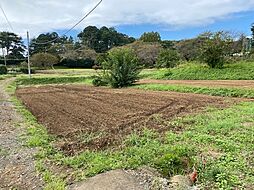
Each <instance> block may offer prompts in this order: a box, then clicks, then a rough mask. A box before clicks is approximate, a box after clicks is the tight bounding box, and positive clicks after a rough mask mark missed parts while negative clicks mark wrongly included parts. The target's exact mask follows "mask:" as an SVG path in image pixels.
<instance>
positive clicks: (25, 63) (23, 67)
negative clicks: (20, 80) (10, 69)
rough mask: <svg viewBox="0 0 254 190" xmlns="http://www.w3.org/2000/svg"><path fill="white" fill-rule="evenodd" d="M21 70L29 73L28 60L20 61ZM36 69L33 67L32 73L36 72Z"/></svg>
mask: <svg viewBox="0 0 254 190" xmlns="http://www.w3.org/2000/svg"><path fill="white" fill-rule="evenodd" d="M19 71H20V72H21V73H24V74H28V65H27V62H26V61H23V62H21V63H20V69H19ZM34 73H35V70H34V69H32V68H31V74H34Z"/></svg>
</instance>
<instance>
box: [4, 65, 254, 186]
mask: <svg viewBox="0 0 254 190" xmlns="http://www.w3.org/2000/svg"><path fill="white" fill-rule="evenodd" d="M241 64H242V63H241ZM243 64H244V67H245V66H246V65H245V64H247V63H243ZM193 65H194V64H187V65H182V66H180V67H178V68H176V69H173V70H171V74H170V75H167V72H168V71H167V70H145V71H143V72H142V73H141V76H143V77H148V78H149V77H152V78H153V77H158V78H160V79H161V78H163V79H165V76H167V77H169V76H170V77H175V79H177V78H176V77H180V78H181V77H183V76H185V75H186V76H185V79H186V77H187V78H188V77H190V78H188V79H193V78H195V79H197V78H199V79H208V78H209V77H210V78H209V79H212V78H213V77H215V76H216V75H217V76H219V75H220V74H221V76H220V77H221V78H220V79H226V78H227V79H236V78H237V77H238V79H239V77H241V79H243V78H244V79H251V73H253V68H248V67H247V66H246V72H247V70H248V69H249V71H248V72H247V73H244V74H242V75H240V74H239V73H242V72H243V70H244V69H240V68H239V71H237V72H238V73H237V74H235V73H233V74H232V76H229V74H227V72H229V70H231V72H233V71H234V70H235V71H236V70H237V67H238V66H240V63H238V64H235V65H230V66H227V67H226V68H225V70H218V71H217V69H216V70H213V71H211V73H210V75H209V76H207V78H202V77H204V76H205V71H200V70H199V69H198V68H200V67H204V69H205V70H206V69H208V68H206V67H205V66H202V65H195V67H194V66H193ZM241 67H242V66H241ZM250 67H253V63H250ZM184 68H186V71H185V70H184ZM190 68H191V69H190ZM247 68H248V69H247ZM183 70H184V72H183V73H181V72H182V71H183ZM190 70H192V71H191V72H190V73H189V74H187V73H188V72H189V71H190ZM208 70H210V69H208ZM208 70H206V71H208ZM180 71H181V72H180ZM155 72H156V73H155ZM195 72H196V75H194V74H193V73H195ZM212 72H213V74H212ZM172 73H173V74H172ZM206 74H207V73H206ZM236 75H239V76H236ZM192 77H193V78H192ZM230 77H231V78H230ZM248 77H249V78H248ZM178 79H179V78H178ZM65 83H87V84H90V83H91V78H90V77H82V76H79V77H71V76H67V77H66V76H65V77H64V76H61V75H56V76H46V75H42V76H37V77H35V78H33V80H30V79H28V78H25V77H18V78H17V83H16V84H13V85H12V86H10V87H9V88H8V91H9V92H12V93H13V92H14V91H15V88H16V85H43V84H65ZM135 88H142V89H147V90H161V91H169V90H170V91H177V92H187V93H190V92H191V93H202V94H209V95H216V96H232V97H249V98H253V97H254V90H251V89H250V90H248V89H231V88H230V89H229V88H208V87H190V86H176V85H163V84H149V85H137V86H135ZM12 101H13V102H14V104H15V105H16V108H17V110H18V111H19V112H20V113H21V114H22V115H23V117H24V118H25V121H24V124H25V125H26V126H27V133H26V134H25V135H24V136H23V137H22V139H23V140H24V141H25V142H26V145H27V146H28V147H37V148H38V149H39V152H38V154H37V155H36V168H37V170H38V172H40V174H41V175H42V177H43V179H44V181H45V183H46V187H45V189H57V190H63V189H65V187H66V182H65V178H66V175H74V177H75V178H76V180H81V179H84V178H86V177H90V176H94V175H96V174H98V173H102V172H105V171H108V170H112V169H119V168H124V169H135V168H138V167H140V166H144V165H147V166H151V167H154V168H157V169H158V171H160V172H161V173H162V174H163V175H164V176H167V177H169V176H171V175H176V174H186V173H188V172H190V171H191V169H192V166H195V168H196V169H197V170H198V174H199V176H198V184H199V185H200V186H201V187H202V189H226V190H227V189H228V190H230V189H253V184H254V173H253V163H254V157H253V152H254V117H253V114H254V103H253V102H245V103H241V104H239V105H235V106H233V107H231V108H227V109H225V110H217V109H214V108H210V109H207V112H206V113H202V114H198V115H196V116H193V115H192V116H186V117H184V118H178V119H176V120H174V121H171V122H167V121H161V122H160V123H161V124H163V125H166V126H167V127H168V132H167V133H166V134H164V135H162V134H159V133H156V132H154V131H150V130H144V131H143V132H142V133H135V132H134V133H133V134H131V135H130V136H129V137H127V138H126V139H125V140H124V142H122V146H121V149H114V150H111V149H108V150H103V151H88V150H87V151H84V152H83V153H81V154H79V155H76V156H66V155H63V154H62V153H61V152H59V151H57V150H55V149H54V148H53V146H52V144H53V143H54V141H55V140H56V137H52V136H50V135H49V134H48V133H47V131H46V129H45V128H44V127H43V126H41V125H40V124H38V123H37V121H36V119H35V118H34V116H33V115H32V114H31V113H30V112H29V111H27V110H26V109H25V108H24V107H23V106H22V104H21V103H20V102H19V101H18V100H17V99H16V98H15V97H14V98H13V100H12ZM154 117H156V119H157V120H158V121H159V120H162V118H160V117H159V116H154ZM177 128H181V129H182V130H181V132H179V131H178V132H175V131H174V129H177ZM101 135H103V134H101V133H97V134H85V133H84V134H81V136H80V139H81V140H82V141H83V142H89V141H91V139H94V138H99V137H100V136H101ZM186 162H187V163H188V164H186ZM48 163H51V164H54V165H57V166H62V167H63V168H65V167H68V168H70V169H71V171H72V172H73V173H71V174H69V173H63V174H59V173H55V171H54V170H52V169H50V168H49V167H48Z"/></svg>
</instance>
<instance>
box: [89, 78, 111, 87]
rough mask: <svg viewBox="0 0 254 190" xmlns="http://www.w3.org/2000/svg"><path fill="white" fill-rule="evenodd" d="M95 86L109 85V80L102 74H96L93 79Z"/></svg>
mask: <svg viewBox="0 0 254 190" xmlns="http://www.w3.org/2000/svg"><path fill="white" fill-rule="evenodd" d="M92 83H93V85H94V86H107V84H108V83H107V81H106V80H105V79H104V78H103V77H102V76H95V77H94V78H93V81H92Z"/></svg>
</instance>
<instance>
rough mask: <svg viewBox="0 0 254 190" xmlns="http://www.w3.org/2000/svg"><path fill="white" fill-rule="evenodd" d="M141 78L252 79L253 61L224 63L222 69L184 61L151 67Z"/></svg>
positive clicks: (253, 71) (253, 72)
mask: <svg viewBox="0 0 254 190" xmlns="http://www.w3.org/2000/svg"><path fill="white" fill-rule="evenodd" d="M140 76H141V78H149V79H168V80H254V62H238V63H232V64H226V65H225V66H224V67H223V68H222V69H216V68H213V69H212V68H209V67H208V66H207V65H205V64H201V63H184V64H181V65H179V66H178V67H176V68H173V69H151V70H144V71H143V72H141V75H140Z"/></svg>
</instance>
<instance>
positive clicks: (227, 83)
mask: <svg viewBox="0 0 254 190" xmlns="http://www.w3.org/2000/svg"><path fill="white" fill-rule="evenodd" d="M137 84H169V85H184V86H197V87H199V86H200V87H230V88H249V89H254V80H153V79H144V80H140V81H139V82H138V83H137Z"/></svg>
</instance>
